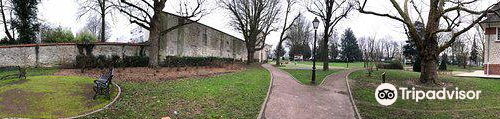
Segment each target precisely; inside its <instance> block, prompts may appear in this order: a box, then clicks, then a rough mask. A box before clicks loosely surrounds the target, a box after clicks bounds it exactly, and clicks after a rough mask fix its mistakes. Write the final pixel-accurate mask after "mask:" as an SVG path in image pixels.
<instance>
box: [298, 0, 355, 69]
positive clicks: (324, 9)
mask: <svg viewBox="0 0 500 119" xmlns="http://www.w3.org/2000/svg"><path fill="white" fill-rule="evenodd" d="M309 2H310V3H308V6H307V11H309V12H311V13H313V14H314V15H316V16H318V17H319V18H321V20H322V21H323V26H324V32H323V33H324V34H325V35H323V39H328V38H330V36H331V35H332V34H333V31H334V28H335V26H336V25H337V24H338V23H339V22H340V21H341V20H342V19H345V18H347V15H348V14H349V13H350V12H351V11H352V9H354V5H353V4H352V3H351V2H350V0H310V1H309ZM320 41H323V42H321V44H322V45H323V46H328V41H329V40H320ZM320 56H321V59H322V60H323V70H328V67H329V65H328V47H322V48H321V49H320Z"/></svg>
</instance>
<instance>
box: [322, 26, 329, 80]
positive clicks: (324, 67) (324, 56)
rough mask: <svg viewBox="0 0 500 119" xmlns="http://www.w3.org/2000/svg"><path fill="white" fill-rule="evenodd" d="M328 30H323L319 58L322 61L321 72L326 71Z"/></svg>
mask: <svg viewBox="0 0 500 119" xmlns="http://www.w3.org/2000/svg"><path fill="white" fill-rule="evenodd" d="M327 33H328V30H327V29H326V30H325V35H323V42H322V43H323V47H321V52H320V57H321V59H322V60H323V71H328V69H329V67H328V35H326V34H327Z"/></svg>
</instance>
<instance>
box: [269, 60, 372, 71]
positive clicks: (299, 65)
mask: <svg viewBox="0 0 500 119" xmlns="http://www.w3.org/2000/svg"><path fill="white" fill-rule="evenodd" d="M269 63H270V64H272V65H275V64H276V62H275V61H272V62H269ZM347 64H349V68H363V62H353V63H338V62H329V63H328V66H330V68H348V67H347ZM312 65H313V63H312V61H297V62H296V64H295V62H293V61H289V63H288V64H284V66H282V67H281V68H284V69H311V68H312ZM316 68H317V69H322V68H323V62H316Z"/></svg>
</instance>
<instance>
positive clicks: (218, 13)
mask: <svg viewBox="0 0 500 119" xmlns="http://www.w3.org/2000/svg"><path fill="white" fill-rule="evenodd" d="M169 1H174V0H169ZM207 1H208V2H210V3H209V5H207V7H209V8H214V10H213V11H212V12H211V14H209V15H207V16H205V17H203V18H202V19H201V21H200V22H201V23H203V24H206V25H208V26H211V27H213V28H216V29H219V30H221V31H224V32H226V33H229V34H231V35H234V36H237V37H240V38H242V37H241V34H239V33H238V32H237V31H235V30H234V29H233V28H232V27H231V26H229V24H228V22H229V19H228V18H229V17H228V16H227V12H226V11H225V10H223V9H216V8H218V7H217V3H215V2H216V0H207ZM480 1H481V2H482V3H481V4H482V5H480V6H482V7H481V8H486V6H487V5H486V4H491V3H493V2H495V1H497V0H480ZM174 4H175V3H167V5H166V6H167V7H168V6H174ZM303 6H304V5H303V3H299V4H297V5H296V8H295V9H294V10H296V11H295V12H302V13H303V14H305V16H306V19H308V20H309V21H312V20H313V19H314V17H315V16H314V15H312V14H310V13H308V12H307V11H306V10H305V8H304V7H303ZM78 8H79V6H78V3H77V2H76V0H43V1H42V4H41V5H40V7H39V11H40V13H39V17H40V19H41V20H43V22H45V23H49V24H51V25H56V26H62V27H66V28H70V29H71V30H72V31H73V32H74V33H76V32H78V31H79V30H80V29H82V28H83V25H84V24H85V23H86V21H85V20H86V18H81V19H80V20H77V12H78ZM367 8H368V9H370V10H373V11H378V12H388V13H393V12H394V10H393V8H392V4H390V3H389V2H388V1H384V0H371V1H370V2H368V7H367ZM165 11H167V12H171V13H175V10H173V9H168V8H167V9H166V10H165ZM114 21H115V22H113V23H112V24H111V28H112V37H111V39H110V41H115V40H116V39H117V38H119V37H122V36H130V30H131V29H133V28H135V27H137V26H136V25H134V24H130V23H129V22H128V19H127V18H126V17H124V16H121V15H117V16H115V19H114ZM277 25H281V23H280V24H277ZM346 28H351V29H352V30H353V31H354V34H355V35H356V37H358V38H359V37H367V36H370V37H371V36H375V35H376V36H377V38H382V37H390V38H392V39H395V40H401V41H403V40H405V39H406V37H405V35H404V34H403V29H402V24H401V23H400V22H396V21H394V20H391V19H388V18H383V17H377V16H373V15H365V14H359V13H357V12H356V11H354V12H352V13H351V14H350V15H349V16H348V18H347V19H344V20H343V21H341V22H340V24H339V25H338V26H337V27H336V30H337V31H338V32H339V33H340V34H341V33H342V32H343V31H344V29H346ZM320 31H321V30H320ZM2 35H4V34H2ZM278 39H279V33H278V32H276V33H272V34H271V36H269V37H268V40H267V41H266V42H267V43H268V44H271V45H275V44H277V42H278Z"/></svg>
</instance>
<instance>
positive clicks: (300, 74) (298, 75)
mask: <svg viewBox="0 0 500 119" xmlns="http://www.w3.org/2000/svg"><path fill="white" fill-rule="evenodd" d="M283 70H285V71H286V72H288V73H290V74H291V75H292V76H293V77H295V79H297V80H298V81H299V82H300V83H302V84H306V85H311V76H312V71H311V70H302V69H283ZM339 71H340V70H328V71H323V70H316V84H315V85H318V84H320V83H321V82H323V79H325V77H326V76H328V75H330V74H333V73H336V72H339Z"/></svg>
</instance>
